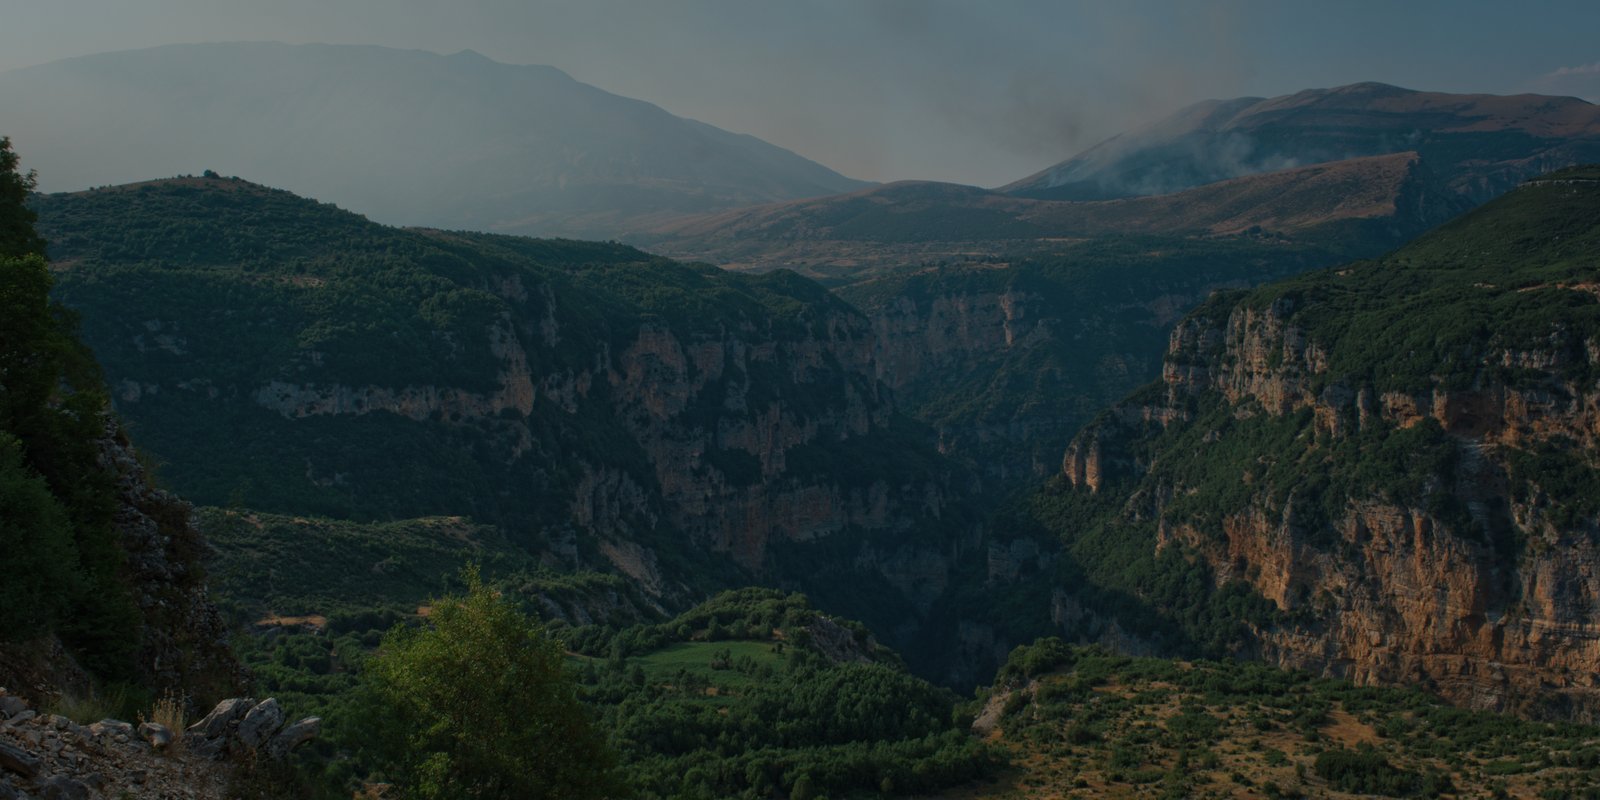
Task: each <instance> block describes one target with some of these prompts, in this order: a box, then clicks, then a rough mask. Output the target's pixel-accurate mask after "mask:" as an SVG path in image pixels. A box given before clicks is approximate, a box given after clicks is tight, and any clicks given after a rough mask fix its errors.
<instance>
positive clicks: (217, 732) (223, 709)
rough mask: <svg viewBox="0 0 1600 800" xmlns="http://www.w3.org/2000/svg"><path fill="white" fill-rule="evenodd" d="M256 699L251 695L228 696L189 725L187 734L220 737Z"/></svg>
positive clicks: (247, 711)
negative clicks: (197, 720)
mask: <svg viewBox="0 0 1600 800" xmlns="http://www.w3.org/2000/svg"><path fill="white" fill-rule="evenodd" d="M255 704H256V701H255V698H252V697H230V698H228V699H227V700H224V701H222V702H220V703H218V704H217V707H216V708H213V709H211V713H210V714H207V715H205V717H204V718H203V719H201V720H200V721H199V722H196V723H195V724H193V725H190V726H189V730H188V734H189V735H190V736H196V737H199V738H201V739H221V738H223V737H225V736H227V734H228V730H229V728H230V726H232V725H233V723H235V722H237V721H239V720H240V719H241V718H243V717H244V715H246V714H248V713H250V709H252V708H253V707H255Z"/></svg>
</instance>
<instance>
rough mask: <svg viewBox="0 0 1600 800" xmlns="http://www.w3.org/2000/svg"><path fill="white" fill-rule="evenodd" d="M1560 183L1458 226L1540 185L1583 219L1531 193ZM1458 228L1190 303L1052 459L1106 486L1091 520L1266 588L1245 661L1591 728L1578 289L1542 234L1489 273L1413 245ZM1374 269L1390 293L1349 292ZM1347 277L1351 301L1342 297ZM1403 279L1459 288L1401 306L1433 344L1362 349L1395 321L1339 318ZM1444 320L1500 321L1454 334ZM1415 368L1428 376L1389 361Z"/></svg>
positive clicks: (1585, 381) (1594, 348)
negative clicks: (1141, 385)
mask: <svg viewBox="0 0 1600 800" xmlns="http://www.w3.org/2000/svg"><path fill="white" fill-rule="evenodd" d="M1558 191H1560V192H1568V193H1570V192H1575V191H1586V192H1590V195H1589V196H1590V197H1592V196H1593V190H1592V189H1582V190H1580V189H1559V190H1558V189H1556V188H1537V189H1536V188H1525V189H1522V190H1519V191H1518V192H1515V193H1513V195H1512V196H1511V197H1508V198H1506V199H1503V200H1502V201H1499V202H1498V203H1497V204H1495V205H1491V206H1490V207H1487V208H1486V209H1484V210H1483V211H1481V212H1479V215H1482V217H1483V218H1486V222H1482V223H1478V224H1486V225H1491V226H1492V224H1493V223H1494V222H1495V221H1496V220H1497V217H1496V216H1495V215H1496V214H1498V213H1501V212H1500V211H1499V209H1502V208H1508V207H1509V208H1510V209H1511V210H1512V211H1513V212H1516V213H1523V214H1525V213H1528V208H1529V206H1530V205H1533V207H1535V208H1546V207H1548V206H1550V205H1551V204H1553V203H1555V202H1558V201H1559V202H1561V203H1569V202H1570V203H1576V206H1575V208H1577V209H1578V210H1580V211H1581V210H1585V209H1587V211H1585V213H1586V214H1587V215H1588V218H1587V220H1586V221H1585V222H1584V224H1583V225H1582V226H1580V227H1579V228H1578V230H1584V229H1587V228H1588V227H1592V225H1593V219H1594V217H1593V212H1592V209H1593V208H1594V203H1593V202H1592V201H1584V202H1578V201H1576V200H1574V199H1573V197H1572V196H1571V195H1566V194H1564V195H1559V196H1558V195H1554V194H1546V193H1554V192H1558ZM1580 199H1581V198H1580ZM1558 209H1559V206H1558ZM1546 213H1550V212H1548V211H1547V212H1546ZM1472 223H1473V220H1470V219H1469V220H1467V221H1464V222H1463V223H1461V224H1460V225H1459V226H1457V227H1454V228H1453V229H1452V228H1447V229H1445V230H1443V231H1441V232H1439V233H1436V234H1434V235H1433V237H1432V239H1431V240H1429V241H1425V242H1423V243H1421V244H1422V248H1421V249H1419V250H1418V251H1417V252H1416V253H1412V252H1408V250H1401V251H1400V252H1399V253H1397V254H1396V255H1395V256H1394V257H1392V258H1391V259H1388V260H1386V261H1385V262H1383V263H1380V264H1371V265H1364V266H1361V267H1355V268H1352V269H1350V270H1342V271H1338V272H1335V273H1329V274H1325V275H1321V276H1317V277H1316V278H1314V279H1311V280H1306V281H1302V282H1300V283H1299V284H1298V285H1296V286H1295V287H1293V288H1292V289H1285V290H1282V291H1272V292H1267V293H1258V294H1256V295H1253V296H1250V297H1246V298H1244V299H1243V300H1239V301H1238V302H1234V301H1235V300H1236V299H1237V298H1220V299H1218V300H1217V301H1215V302H1213V303H1210V304H1208V306H1207V307H1206V308H1204V309H1202V310H1201V312H1199V313H1197V314H1195V315H1193V316H1191V317H1190V318H1189V319H1188V320H1186V321H1185V322H1184V323H1183V324H1181V325H1179V326H1178V328H1177V329H1176V330H1175V331H1174V333H1173V334H1172V338H1171V345H1170V348H1169V353H1168V357H1167V365H1166V368H1165V371H1164V375H1163V378H1162V381H1161V382H1160V383H1159V384H1158V385H1156V386H1152V387H1149V388H1147V389H1145V390H1142V391H1141V392H1138V393H1136V394H1135V395H1134V396H1132V397H1130V398H1129V399H1128V400H1127V401H1124V402H1123V403H1122V404H1120V405H1118V406H1117V407H1116V408H1114V409H1113V410H1112V411H1110V412H1108V413H1107V414H1105V415H1103V416H1102V417H1101V418H1100V419H1099V420H1098V421H1097V422H1096V423H1095V424H1093V425H1091V426H1089V427H1088V428H1086V429H1085V431H1083V432H1082V433H1081V434H1080V435H1079V436H1078V438H1077V439H1076V440H1075V441H1074V442H1073V444H1072V445H1071V447H1069V448H1068V451H1067V454H1066V457H1065V459H1064V463H1063V470H1062V474H1063V476H1064V479H1065V482H1066V484H1067V485H1068V486H1070V487H1072V490H1073V491H1077V492H1085V493H1093V494H1098V495H1101V496H1102V501H1103V502H1109V503H1115V504H1118V505H1119V508H1118V510H1117V511H1115V518H1116V521H1114V522H1113V523H1112V524H1115V525H1123V526H1125V527H1128V528H1129V529H1132V528H1133V527H1134V526H1137V525H1141V524H1150V523H1153V524H1154V526H1155V531H1156V534H1155V536H1156V542H1155V547H1156V548H1158V549H1161V548H1169V547H1178V548H1180V549H1181V551H1182V552H1184V553H1186V554H1188V555H1189V556H1190V557H1191V558H1198V559H1200V560H1202V561H1203V562H1204V563H1205V564H1206V566H1207V567H1208V568H1209V570H1210V572H1211V574H1212V575H1213V576H1214V578H1215V580H1216V581H1217V583H1218V584H1219V585H1220V584H1226V583H1230V582H1243V583H1244V584H1247V585H1248V586H1250V587H1251V588H1252V589H1253V590H1254V591H1255V592H1256V593H1258V594H1259V595H1260V596H1261V597H1264V598H1266V599H1267V600H1269V601H1271V603H1272V604H1273V605H1274V606H1276V607H1277V609H1278V610H1279V611H1280V612H1281V614H1282V619H1281V621H1280V622H1278V623H1276V624H1270V625H1258V626H1257V627H1256V629H1255V630H1254V643H1253V644H1252V645H1251V649H1252V650H1253V651H1254V654H1255V655H1259V656H1261V657H1263V658H1266V659H1268V660H1270V661H1273V662H1275V663H1278V664H1282V665H1286V666H1292V667H1296V668H1301V669H1307V670H1310V671H1313V672H1317V673H1322V674H1328V675H1336V676H1341V677H1347V678H1351V679H1353V680H1356V681H1359V682H1363V683H1381V684H1404V685H1417V686H1425V687H1428V688H1430V689H1432V690H1433V691H1435V692H1437V693H1439V694H1440V695H1442V696H1443V697H1445V698H1447V699H1449V700H1451V701H1452V702H1455V703H1458V704H1461V705H1466V706H1470V707H1475V708H1486V709H1496V710H1513V711H1519V712H1523V713H1528V714H1533V715H1546V716H1556V717H1564V718H1578V719H1584V720H1588V721H1595V720H1600V622H1597V620H1600V520H1597V517H1596V507H1595V502H1594V497H1593V496H1592V492H1593V487H1594V486H1595V485H1596V483H1595V482H1594V480H1595V479H1594V476H1595V475H1596V466H1597V462H1596V458H1595V453H1596V452H1597V451H1600V383H1597V382H1596V379H1595V376H1596V375H1597V374H1600V326H1596V324H1595V321H1596V315H1595V314H1594V313H1593V308H1594V306H1595V302H1594V300H1593V298H1592V295H1590V294H1585V293H1586V292H1588V289H1587V288H1583V286H1582V285H1580V284H1575V283H1571V282H1569V281H1544V280H1540V279H1539V277H1540V275H1541V273H1540V272H1538V271H1536V270H1534V267H1539V268H1541V269H1550V267H1545V266H1544V265H1546V264H1550V263H1552V259H1550V258H1549V257H1548V256H1546V255H1544V253H1545V252H1546V251H1539V250H1535V251H1533V254H1530V255H1527V256H1526V259H1527V261H1526V262H1524V264H1526V266H1524V265H1523V264H1519V263H1517V262H1515V261H1512V262H1508V263H1503V262H1499V261H1498V260H1497V263H1496V264H1495V265H1493V270H1494V272H1493V273H1489V272H1487V270H1489V269H1490V267H1488V266H1486V267H1484V268H1483V269H1484V270H1486V271H1485V272H1482V273H1480V272H1478V271H1476V268H1474V267H1473V266H1472V263H1471V262H1467V263H1465V264H1462V263H1460V262H1458V261H1455V260H1454V259H1457V258H1460V259H1467V258H1469V256H1465V255H1463V256H1454V255H1451V256H1450V260H1445V261H1443V262H1438V261H1432V260H1426V259H1431V258H1436V256H1435V255H1434V254H1436V253H1438V252H1439V251H1441V250H1443V249H1444V248H1446V247H1447V246H1450V247H1455V245H1454V242H1456V241H1463V240H1464V241H1474V240H1473V239H1472V238H1471V237H1472V236H1473V235H1474V234H1475V231H1476V229H1475V228H1474V227H1472ZM1523 224H1524V225H1526V222H1524V223H1523ZM1491 229H1493V228H1492V227H1491ZM1567 230H1569V231H1570V230H1573V229H1572V228H1568V229H1567ZM1568 235H1569V236H1571V235H1573V234H1571V233H1569V234H1568ZM1452 237H1454V238H1452ZM1580 240H1581V239H1580ZM1544 246H1545V247H1547V248H1550V247H1558V246H1559V245H1557V244H1555V243H1553V240H1552V241H1550V242H1546V243H1545V245H1544ZM1467 247H1468V246H1466V245H1462V246H1459V247H1455V249H1454V250H1449V251H1446V252H1450V253H1454V252H1458V251H1459V252H1462V253H1468V252H1473V251H1471V250H1468V249H1467ZM1408 256H1409V258H1408ZM1490 258H1496V259H1498V255H1491V256H1490ZM1413 262H1415V263H1413ZM1554 263H1556V264H1559V263H1561V262H1559V261H1554ZM1412 269H1417V270H1422V269H1427V270H1433V271H1432V272H1429V273H1425V274H1426V275H1427V277H1426V278H1421V277H1410V276H1409V274H1408V273H1406V272H1405V271H1406V270H1412ZM1519 269H1520V270H1523V271H1522V272H1519ZM1452 270H1453V271H1452ZM1381 271H1389V273H1384V272H1381ZM1480 274H1494V275H1498V276H1499V277H1498V279H1497V280H1496V281H1495V282H1494V283H1493V284H1491V283H1488V282H1485V281H1483V280H1479V279H1478V276H1479V275H1480ZM1457 275H1459V276H1460V277H1456V276H1457ZM1391 276H1393V277H1392V284H1391V285H1393V286H1398V287H1407V288H1405V289H1402V290H1400V293H1395V290H1393V289H1388V288H1381V289H1372V290H1365V289H1363V288H1361V287H1363V286H1364V284H1367V283H1368V282H1380V283H1381V282H1382V281H1384V280H1389V279H1390V277H1391ZM1408 281H1409V283H1408ZM1430 281H1431V282H1432V283H1429V282H1430ZM1474 281H1476V282H1474ZM1458 283H1459V284H1461V288H1456V287H1457V285H1458ZM1507 285H1509V286H1513V287H1516V288H1503V287H1504V286H1507ZM1418 287H1420V288H1418ZM1434 287H1438V288H1434ZM1363 291H1370V292H1371V294H1370V300H1368V299H1363V300H1361V301H1360V302H1356V301H1353V300H1347V299H1341V298H1350V297H1360V298H1365V297H1368V296H1369V295H1365V294H1360V293H1361V292H1363ZM1405 291H1413V292H1428V291H1433V292H1435V294H1432V295H1424V296H1425V297H1427V298H1429V299H1427V300H1420V301H1415V303H1416V304H1417V305H1419V306H1425V305H1430V304H1435V303H1445V304H1448V303H1451V302H1461V303H1462V304H1463V305H1462V307H1461V308H1459V309H1451V308H1449V307H1448V306H1446V308H1445V310H1443V311H1439V310H1438V309H1429V310H1430V311H1435V312H1437V313H1438V316H1435V317H1433V318H1431V321H1429V322H1425V323H1418V324H1420V325H1430V326H1439V332H1438V333H1437V334H1436V335H1437V337H1439V341H1440V342H1441V344H1440V345H1438V350H1439V352H1440V353H1441V356H1440V357H1439V358H1440V360H1438V361H1433V362H1430V361H1428V359H1427V357H1426V356H1425V355H1421V354H1418V353H1417V352H1416V350H1415V349H1414V348H1416V347H1417V345H1415V344H1405V345H1398V346H1391V347H1398V348H1399V349H1400V350H1401V351H1400V352H1391V351H1389V350H1386V349H1385V348H1384V347H1383V346H1376V347H1375V346H1374V345H1373V344H1372V343H1371V342H1369V341H1367V338H1369V337H1371V336H1373V335H1388V336H1390V337H1391V338H1392V339H1394V340H1397V341H1400V342H1410V340H1408V339H1404V338H1403V335H1402V334H1399V333H1393V334H1390V333H1385V334H1374V333H1366V334H1364V335H1363V336H1351V335H1349V334H1346V333H1345V330H1346V327H1345V326H1351V327H1354V326H1356V325H1359V324H1362V323H1361V322H1360V320H1361V319H1368V318H1372V315H1373V314H1379V313H1388V312H1386V311H1384V310H1383V309H1384V308H1385V305H1384V304H1385V303H1400V302H1411V301H1407V299H1406V295H1405V294H1404V292H1405ZM1463 291H1467V292H1471V293H1475V294H1466V295H1463V294H1462V292H1463ZM1340 292H1342V293H1344V294H1338V293H1340ZM1385 292H1388V293H1389V294H1384V293H1385ZM1529 292H1540V293H1541V294H1540V295H1529V294H1528V293H1529ZM1434 297H1437V298H1440V299H1438V300H1434V299H1432V298H1434ZM1460 297H1465V298H1466V300H1465V301H1462V300H1454V299H1452V298H1460ZM1524 298H1526V300H1524ZM1338 302H1342V303H1344V305H1342V306H1335V307H1333V308H1329V307H1326V306H1325V305H1323V304H1331V303H1338ZM1469 302H1470V303H1473V304H1475V305H1470V306H1469V305H1467V303H1469ZM1361 314H1366V315H1368V316H1367V317H1359V315H1361ZM1452 314H1457V315H1472V314H1479V315H1484V316H1488V315H1491V314H1499V315H1500V317H1499V318H1498V322H1497V323H1496V324H1495V325H1493V326H1489V325H1487V324H1486V325H1485V326H1484V327H1482V328H1477V329H1473V328H1467V329H1465V330H1464V331H1460V330H1458V329H1451V328H1448V327H1447V326H1449V325H1450V324H1452V322H1453V320H1449V319H1447V317H1448V316H1449V315H1452ZM1441 320H1443V321H1441ZM1362 330H1369V329H1362ZM1391 330H1392V329H1391ZM1446 337H1456V338H1446ZM1428 344H1429V346H1432V342H1429V343H1428ZM1412 363H1416V364H1419V365H1421V366H1420V367H1419V368H1420V369H1425V370H1426V371H1425V372H1416V373H1410V372H1404V371H1400V370H1401V369H1403V368H1404V365H1406V364H1412ZM1268 432H1276V433H1273V434H1272V435H1267V433H1268ZM1268 443H1274V444H1270V445H1269V444H1268ZM1229 469H1232V470H1234V471H1233V472H1231V473H1226V474H1224V472H1219V471H1226V470H1229ZM1230 484H1231V485H1230ZM1205 487H1209V488H1205ZM1204 492H1212V493H1213V494H1211V495H1209V496H1208V495H1206V494H1204ZM1107 495H1109V496H1107Z"/></svg>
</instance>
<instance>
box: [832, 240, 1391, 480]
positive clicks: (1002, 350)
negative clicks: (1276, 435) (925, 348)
mask: <svg viewBox="0 0 1600 800" xmlns="http://www.w3.org/2000/svg"><path fill="white" fill-rule="evenodd" d="M1368 254H1370V252H1368ZM1348 257H1349V254H1348V253H1347V252H1346V251H1344V250H1339V249H1329V248H1323V247H1318V246H1308V245H1300V244H1289V243H1284V242H1261V241H1256V240H1252V239H1232V238H1221V239H1202V238H1186V237H1148V236H1121V237H1103V238H1099V239H1095V240H1091V241H1081V242H1071V243H1061V244H1056V245H1055V246H1054V247H1053V248H1052V252H1039V253H1018V254H1016V256H1015V257H1014V258H1012V259H1010V260H1007V261H1000V262H998V263H977V264H970V265H944V266H938V267H933V268H919V269H916V270H906V271H904V272H902V273H897V274H892V275H888V276H884V277H880V278H876V279H870V280H865V281H860V282H857V283H853V284H850V285H848V286H844V287H842V288H840V289H839V290H838V291H839V294H840V296H841V297H843V298H844V299H846V300H849V301H850V302H852V303H854V304H855V305H857V306H858V307H860V308H861V309H863V310H865V311H867V312H868V313H869V314H873V315H883V316H885V317H886V318H887V319H889V320H897V319H899V318H900V317H901V316H902V315H904V314H906V313H907V310H908V309H910V310H912V311H914V313H916V314H917V315H918V318H917V326H916V328H914V330H915V331H916V335H918V336H922V335H925V334H926V335H934V334H938V333H940V331H937V330H932V329H930V328H929V326H936V325H938V324H947V325H949V324H955V322H953V321H952V320H953V319H956V318H957V317H956V315H960V314H963V313H964V314H967V315H968V317H965V318H960V324H961V325H962V326H963V327H962V330H963V331H964V333H963V334H962V337H963V338H962V339H961V340H959V341H949V342H945V343H943V346H942V347H941V349H940V351H937V352H933V353H930V354H928V355H927V358H930V359H933V361H932V363H930V364H929V365H928V367H927V368H926V369H924V370H923V371H922V372H921V373H920V374H913V375H911V376H910V380H909V381H908V382H907V383H906V384H905V385H903V386H900V387H897V400H898V401H900V403H901V404H902V406H903V407H904V408H906V409H907V410H908V411H909V412H910V413H911V415H912V416H914V417H916V418H917V419H919V420H920V421H923V422H926V423H928V424H929V425H931V426H933V427H934V428H935V429H936V430H938V431H939V432H940V433H941V436H942V439H941V441H942V443H943V444H944V446H945V447H946V448H948V449H950V450H951V451H953V452H957V453H960V454H962V455H963V457H966V458H970V459H971V460H972V461H973V462H975V463H977V464H978V465H979V466H980V467H983V468H985V469H987V470H989V471H990V472H991V473H996V474H997V476H999V477H1003V479H1004V480H1005V481H1006V482H1008V483H1019V482H1021V483H1026V482H1029V481H1031V480H1032V479H1033V477H1034V476H1035V475H1036V469H1037V465H1039V464H1055V463H1056V462H1057V460H1058V459H1059V458H1060V455H1061V451H1062V450H1063V449H1065V447H1066V444H1067V442H1068V441H1069V440H1070V439H1071V437H1072V434H1073V432H1074V431H1076V430H1077V429H1078V428H1079V427H1080V426H1081V425H1083V424H1084V423H1085V422H1088V421H1089V420H1090V419H1091V418H1092V417H1093V416H1094V415H1095V413H1096V412H1098V411H1099V410H1100V409H1102V408H1104V407H1106V406H1107V405H1109V404H1111V403H1112V402H1114V401H1116V400H1117V399H1119V398H1120V397H1122V396H1123V395H1125V394H1127V393H1128V392H1129V391H1131V390H1132V389H1134V388H1135V387H1137V386H1138V385H1139V384H1141V383H1143V382H1144V381H1147V380H1150V379H1151V378H1153V377H1155V376H1156V375H1157V374H1159V371H1160V365H1161V354H1162V352H1163V350H1164V349H1165V347H1166V345H1167V334H1168V333H1169V331H1170V329H1171V322H1172V319H1173V318H1174V315H1175V314H1177V313H1181V312H1182V311H1184V310H1186V309H1187V308H1188V307H1192V306H1194V305H1196V304H1198V303H1200V302H1201V301H1203V300H1204V299H1205V297H1206V296H1207V294H1209V293H1210V292H1211V291H1213V290H1215V289H1217V288H1219V287H1224V286H1236V285H1240V284H1258V283H1261V282H1264V281H1270V280H1273V279H1277V278H1282V277H1286V276H1289V275H1293V274H1296V273H1299V272H1303V271H1305V270H1308V269H1312V268H1315V267H1321V266H1327V265H1330V264H1334V263H1338V262H1339V261H1342V260H1344V259H1346V258H1348ZM1002 298H1005V300H1002ZM985 303H995V304H996V305H1002V304H1007V305H1008V307H1009V308H1010V310H1009V311H1008V312H1007V314H1008V319H1007V321H1006V322H1005V323H1004V328H1005V330H1004V331H1002V330H999V329H998V326H996V329H994V330H992V331H987V330H985V329H983V327H982V326H985V325H989V324H991V323H990V321H989V318H988V317H985V316H984V314H985V309H984V304H985ZM940 305H944V306H946V309H945V310H944V311H942V312H936V311H935V309H936V307H938V306H940ZM969 307H970V308H969ZM991 313H998V310H996V311H994V312H991ZM968 326H970V327H972V328H973V330H970V331H969V330H967V327H968ZM986 335H992V336H994V337H995V338H996V339H997V341H990V342H985V341H969V340H968V339H970V338H974V337H983V336H986ZM1002 337H1004V338H1003V340H1000V339H1001V338H1002ZM896 344H897V345H898V346H905V347H918V346H920V344H921V343H919V342H915V341H907V342H903V343H896ZM1000 428H1007V429H1011V430H1014V431H1020V432H1021V435H1016V434H1011V435H1006V436H994V435H993V433H992V432H993V431H995V430H996V429H1000ZM1001 465H1004V469H1001Z"/></svg>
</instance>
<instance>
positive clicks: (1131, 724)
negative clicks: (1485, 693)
mask: <svg viewBox="0 0 1600 800" xmlns="http://www.w3.org/2000/svg"><path fill="white" fill-rule="evenodd" d="M983 699H984V701H985V714H984V715H983V716H982V717H980V726H981V727H986V728H988V729H989V730H990V731H991V734H992V738H993V740H994V741H996V742H997V743H999V744H1000V745H1001V746H1002V747H1003V748H1005V749H1006V750H1007V751H1008V752H1009V753H1010V754H1011V755H1012V759H1013V763H1014V764H1015V765H1017V769H1016V770H1015V771H1013V772H1010V773H1009V774H1007V775H1006V781H1005V782H1006V783H1007V784H1008V785H1009V788H1010V789H1011V791H1012V794H1010V795H1008V796H1013V797H1061V796H1067V797H1105V796H1124V795H1126V796H1152V797H1171V798H1178V797H1214V798H1224V797H1262V796H1266V797H1280V798H1296V797H1323V796H1328V795H1330V794H1331V793H1336V792H1337V793H1350V794H1359V795H1377V796H1382V797H1438V796H1441V795H1445V796H1457V797H1532V796H1539V797H1548V798H1577V797H1587V796H1588V795H1587V794H1585V792H1586V791H1587V787H1591V786H1593V785H1594V783H1595V781H1596V780H1597V779H1600V772H1597V770H1600V729H1596V728H1593V727H1589V726H1583V725H1572V724H1552V723H1538V722H1528V721H1525V720H1519V719H1516V718H1514V717H1510V716H1506V715H1501V714H1490V713H1484V712H1473V711H1466V710H1463V709H1459V708H1453V707H1451V706H1449V705H1446V704H1444V703H1442V702H1441V701H1439V700H1438V699H1437V698H1436V697H1432V696H1430V695H1428V694H1425V693H1423V692H1420V691H1418V690H1416V689H1411V688H1377V687H1359V686H1355V685H1352V684H1350V683H1348V682H1345V681H1337V680H1329V679H1323V678H1315V677H1312V676H1310V675H1306V674H1303V673H1297V672H1292V671H1287V670H1281V669H1276V668H1273V667H1270V666H1266V665H1263V664H1259V663H1249V662H1235V661H1170V660H1164V659H1155V658H1135V657H1129V656H1124V655H1117V654H1114V653H1111V652H1109V651H1107V650H1104V649H1102V648H1098V647H1091V648H1075V647H1070V646H1068V645H1065V644H1063V643H1062V642H1061V641H1060V640H1059V639H1044V640H1040V641H1037V642H1035V643H1033V644H1032V645H1029V646H1026V647H1019V648H1017V649H1016V650H1015V651H1013V652H1012V654H1011V657H1010V658H1009V660H1008V661H1007V663H1006V665H1005V666H1004V667H1003V668H1002V669H1001V671H1000V674H999V675H998V676H997V679H996V684H995V686H994V687H992V688H991V689H990V690H988V692H987V693H986V695H985V696H984V698H983ZM1140 792H1144V793H1146V794H1139V793H1140Z"/></svg>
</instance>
